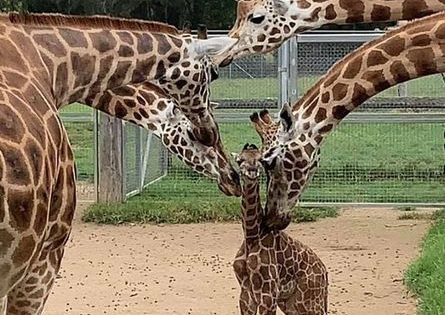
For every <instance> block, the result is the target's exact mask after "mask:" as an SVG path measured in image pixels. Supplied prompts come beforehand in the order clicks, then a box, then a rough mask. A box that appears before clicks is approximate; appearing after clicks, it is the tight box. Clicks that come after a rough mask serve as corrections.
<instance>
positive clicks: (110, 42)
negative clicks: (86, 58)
mask: <svg viewBox="0 0 445 315" xmlns="http://www.w3.org/2000/svg"><path fill="white" fill-rule="evenodd" d="M88 35H89V36H90V38H91V40H92V42H93V47H94V48H95V49H96V50H97V51H98V52H100V53H105V52H107V51H110V50H112V49H115V48H116V45H117V41H116V39H115V38H114V36H113V35H112V34H111V32H110V31H109V30H102V31H100V32H95V33H89V34H88Z"/></svg>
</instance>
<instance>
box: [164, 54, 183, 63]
mask: <svg viewBox="0 0 445 315" xmlns="http://www.w3.org/2000/svg"><path fill="white" fill-rule="evenodd" d="M167 59H168V61H169V62H170V63H173V64H174V63H177V62H179V60H181V54H180V53H179V52H174V53H172V54H171V55H170V56H168V57H167Z"/></svg>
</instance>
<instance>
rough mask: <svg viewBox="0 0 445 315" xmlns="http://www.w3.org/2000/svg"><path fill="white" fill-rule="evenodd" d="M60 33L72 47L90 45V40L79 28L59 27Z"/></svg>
mask: <svg viewBox="0 0 445 315" xmlns="http://www.w3.org/2000/svg"><path fill="white" fill-rule="evenodd" d="M59 34H60V36H62V38H63V40H64V41H65V42H66V43H67V44H68V46H70V47H79V48H87V47H88V42H87V39H86V38H85V34H84V33H82V32H80V31H78V30H75V29H69V28H61V29H59Z"/></svg>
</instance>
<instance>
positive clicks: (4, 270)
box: [0, 263, 11, 279]
mask: <svg viewBox="0 0 445 315" xmlns="http://www.w3.org/2000/svg"><path fill="white" fill-rule="evenodd" d="M10 270H11V265H10V264H7V263H4V264H0V277H1V279H6V276H7V275H8V273H9V271H10Z"/></svg>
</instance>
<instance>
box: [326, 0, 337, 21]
mask: <svg viewBox="0 0 445 315" xmlns="http://www.w3.org/2000/svg"><path fill="white" fill-rule="evenodd" d="M336 17H337V12H335V8H334V5H333V4H332V3H331V4H330V5H328V6H327V7H326V15H325V19H326V20H328V21H330V20H335V18H336Z"/></svg>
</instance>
